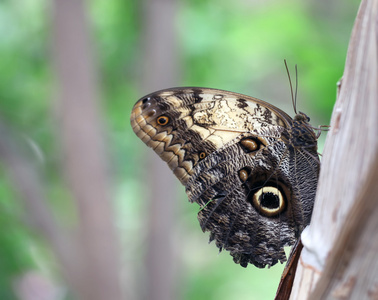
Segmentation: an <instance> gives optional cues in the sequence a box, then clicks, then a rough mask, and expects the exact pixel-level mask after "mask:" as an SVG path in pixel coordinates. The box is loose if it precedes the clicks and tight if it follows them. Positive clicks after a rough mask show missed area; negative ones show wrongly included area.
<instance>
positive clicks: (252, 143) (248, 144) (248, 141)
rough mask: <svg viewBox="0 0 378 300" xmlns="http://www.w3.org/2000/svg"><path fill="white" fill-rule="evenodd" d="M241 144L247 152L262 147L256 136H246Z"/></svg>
mask: <svg viewBox="0 0 378 300" xmlns="http://www.w3.org/2000/svg"><path fill="white" fill-rule="evenodd" d="M239 143H240V146H241V147H242V149H243V150H244V151H245V152H246V153H251V152H254V151H257V150H259V149H260V146H261V142H260V141H259V140H258V139H256V138H251V137H249V138H245V139H242V140H241V141H240V142H239Z"/></svg>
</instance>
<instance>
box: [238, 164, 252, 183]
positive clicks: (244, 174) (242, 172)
mask: <svg viewBox="0 0 378 300" xmlns="http://www.w3.org/2000/svg"><path fill="white" fill-rule="evenodd" d="M250 173H251V170H250V168H248V167H245V168H243V169H241V170H239V179H240V180H241V182H242V183H245V182H246V181H247V179H248V177H249V174H250Z"/></svg>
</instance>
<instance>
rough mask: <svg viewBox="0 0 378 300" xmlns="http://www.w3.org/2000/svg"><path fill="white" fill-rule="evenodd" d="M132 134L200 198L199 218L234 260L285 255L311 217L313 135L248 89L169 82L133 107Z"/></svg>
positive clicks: (269, 261) (315, 161)
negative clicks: (170, 86) (240, 91)
mask: <svg viewBox="0 0 378 300" xmlns="http://www.w3.org/2000/svg"><path fill="white" fill-rule="evenodd" d="M131 125H132V127H133V130H134V132H135V133H136V134H137V136H138V137H139V138H140V139H141V140H142V141H143V142H144V143H145V144H146V145H147V146H149V147H151V148H153V150H154V151H155V152H156V153H157V154H158V155H159V156H160V157H161V158H162V159H163V160H164V161H166V162H167V164H168V165H169V167H170V168H171V169H172V171H173V172H174V174H175V175H176V176H177V178H178V179H179V180H180V182H181V183H182V184H183V185H184V186H185V188H186V193H187V195H188V198H189V201H191V202H197V203H198V204H199V205H200V211H199V213H198V219H199V222H200V225H201V228H202V230H203V231H209V232H210V240H215V243H216V245H217V246H218V247H219V249H221V250H222V249H226V250H228V251H230V253H231V255H232V256H233V258H234V261H235V262H236V263H239V264H240V265H242V266H243V267H246V266H247V265H248V263H252V264H254V265H255V266H257V267H259V268H263V267H265V266H266V265H268V266H272V265H274V264H276V263H277V262H278V261H280V262H284V261H286V256H285V253H284V249H283V247H284V246H286V245H292V244H293V243H294V242H295V240H296V239H297V238H298V236H299V234H300V233H301V231H302V230H303V228H304V227H305V226H306V225H307V224H309V222H310V219H311V213H312V208H313V203H314V198H315V192H316V186H317V179H318V173H319V158H318V154H317V140H316V135H315V133H314V131H313V129H312V128H311V126H310V125H309V124H308V118H307V116H306V115H304V114H302V113H301V114H299V115H297V116H296V117H295V118H294V120H293V119H291V118H290V117H289V116H288V115H287V114H286V113H284V112H283V111H281V110H279V109H278V108H276V107H275V106H273V105H271V104H269V103H266V102H264V101H261V100H258V99H256V98H252V97H249V96H245V95H241V94H237V93H232V92H227V91H222V90H216V89H208V88H173V89H167V90H162V91H158V92H155V93H152V94H149V95H147V96H145V97H143V98H141V99H140V100H139V101H138V102H137V103H136V104H135V106H134V108H133V110H132V114H131Z"/></svg>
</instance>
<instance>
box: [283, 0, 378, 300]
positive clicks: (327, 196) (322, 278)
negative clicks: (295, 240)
mask: <svg viewBox="0 0 378 300" xmlns="http://www.w3.org/2000/svg"><path fill="white" fill-rule="evenodd" d="M377 24H378V0H363V1H362V3H361V5H360V9H359V12H358V15H357V18H356V21H355V25H354V28H353V32H352V37H351V40H350V44H349V49H348V55H347V60H346V64H345V71H344V75H343V78H342V80H341V81H340V86H339V91H338V97H337V101H336V104H335V107H334V111H333V115H332V119H331V128H330V131H329V132H328V135H327V140H326V145H325V148H324V152H323V159H322V166H321V172H320V178H319V186H318V192H317V197H316V201H315V207H314V212H313V216H312V221H311V225H310V226H309V227H308V228H306V229H305V231H304V232H303V233H302V241H303V245H304V249H303V251H302V255H301V258H300V261H299V264H298V268H297V275H296V278H295V281H294V286H293V290H292V293H291V298H290V299H377V297H378V231H377V228H378V222H377V220H378V206H377V203H378V190H377V182H378V171H377V170H378V131H377V130H378V76H377V74H378V51H377V50H378V49H377V48H378V47H377V46H378V27H377ZM312 292H313V293H312Z"/></svg>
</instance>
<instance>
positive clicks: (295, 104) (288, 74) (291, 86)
mask: <svg viewBox="0 0 378 300" xmlns="http://www.w3.org/2000/svg"><path fill="white" fill-rule="evenodd" d="M284 63H285V67H286V72H287V77H288V78H289V83H290V92H291V101H292V102H293V108H294V112H295V114H297V88H298V76H296V77H297V79H296V87H295V98H294V94H293V85H292V84H291V78H290V72H289V68H288V67H287V63H286V59H284ZM295 74H296V75H297V65H295Z"/></svg>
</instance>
